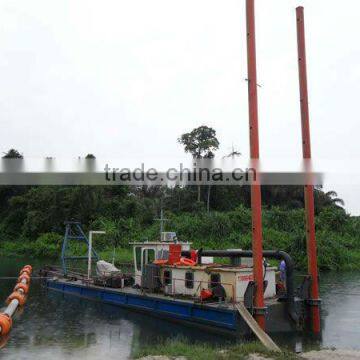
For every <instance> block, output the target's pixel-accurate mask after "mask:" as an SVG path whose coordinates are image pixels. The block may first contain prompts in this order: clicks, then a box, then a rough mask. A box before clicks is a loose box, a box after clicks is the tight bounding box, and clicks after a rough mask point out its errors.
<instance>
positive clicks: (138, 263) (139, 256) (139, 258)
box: [135, 246, 141, 271]
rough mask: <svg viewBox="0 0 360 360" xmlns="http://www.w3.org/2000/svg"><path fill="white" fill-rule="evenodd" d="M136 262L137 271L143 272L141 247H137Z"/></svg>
mask: <svg viewBox="0 0 360 360" xmlns="http://www.w3.org/2000/svg"><path fill="white" fill-rule="evenodd" d="M135 262H136V270H137V271H140V270H141V247H139V246H137V247H136V248H135Z"/></svg>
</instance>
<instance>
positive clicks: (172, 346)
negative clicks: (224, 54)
mask: <svg viewBox="0 0 360 360" xmlns="http://www.w3.org/2000/svg"><path fill="white" fill-rule="evenodd" d="M254 354H258V355H261V356H262V357H266V358H272V359H274V360H285V359H288V360H296V359H299V357H298V356H297V355H296V354H294V353H292V352H289V351H286V350H284V351H283V352H281V353H274V352H271V351H268V350H266V348H265V347H264V346H263V345H261V344H260V343H258V342H248V343H243V344H237V345H230V344H229V345H227V346H211V345H209V344H204V343H200V342H190V341H189V340H185V339H175V340H165V341H160V342H159V343H158V344H156V345H153V346H147V347H144V348H141V349H140V350H138V351H135V352H134V353H133V358H134V359H148V360H150V359H156V356H159V358H157V359H159V360H165V359H176V358H179V359H180V357H181V359H189V360H190V359H191V360H217V359H219V360H231V359H249V357H250V356H252V355H254ZM252 359H253V360H255V359H256V358H255V357H252Z"/></svg>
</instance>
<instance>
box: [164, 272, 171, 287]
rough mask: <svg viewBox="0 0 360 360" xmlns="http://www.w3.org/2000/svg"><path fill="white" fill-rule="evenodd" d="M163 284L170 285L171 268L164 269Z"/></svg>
mask: <svg viewBox="0 0 360 360" xmlns="http://www.w3.org/2000/svg"><path fill="white" fill-rule="evenodd" d="M164 285H171V270H165V271H164Z"/></svg>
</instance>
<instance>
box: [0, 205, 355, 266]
mask: <svg viewBox="0 0 360 360" xmlns="http://www.w3.org/2000/svg"><path fill="white" fill-rule="evenodd" d="M165 216H166V218H167V219H168V221H167V223H166V230H169V231H175V232H176V233H177V235H178V238H179V239H182V240H187V241H190V242H192V244H193V247H194V248H196V249H200V248H204V249H228V248H240V249H250V248H251V242H252V234H251V211H250V209H248V208H245V207H244V206H239V207H237V208H236V209H234V210H232V211H226V212H215V211H214V212H209V213H208V212H204V211H198V212H192V213H190V212H189V213H185V212H184V213H177V214H175V213H171V212H166V214H165ZM0 229H2V232H1V235H0V252H1V254H2V255H4V256H27V257H31V256H32V257H37V258H53V259H55V258H58V257H59V254H60V253H61V244H62V241H63V236H64V235H63V233H61V232H62V231H64V229H63V225H62V226H59V227H58V230H57V231H58V232H54V230H53V229H52V230H51V231H52V232H40V231H41V230H40V229H38V230H37V231H34V232H32V233H31V234H32V235H30V234H29V233H28V231H25V230H24V229H23V230H21V226H20V227H19V226H18V225H17V228H16V230H15V229H12V231H11V232H10V230H11V227H9V226H8V224H2V225H1V221H0ZM90 229H98V230H100V229H101V230H105V231H106V235H103V236H99V237H97V238H96V239H95V242H94V247H95V249H96V250H98V251H100V255H101V256H102V258H103V259H104V260H107V261H111V260H112V258H113V250H114V247H115V250H116V251H115V262H117V263H124V262H130V261H131V260H132V255H131V249H130V248H129V242H133V241H143V240H154V239H158V238H159V224H158V222H156V221H153V220H152V221H149V222H142V221H141V219H140V218H135V217H129V218H122V219H117V220H113V219H111V218H107V217H103V216H101V217H99V218H97V219H95V220H92V221H90V222H88V223H87V224H84V231H85V232H86V233H87V232H88V231H89V230H90ZM316 230H317V232H316V237H317V244H318V250H319V251H318V265H319V269H320V270H360V238H359V236H360V235H359V234H360V218H357V217H351V216H349V215H347V214H346V213H345V212H344V211H343V210H340V209H338V208H331V207H328V208H324V209H323V210H322V211H321V212H320V213H319V214H318V215H317V217H316ZM263 239H264V249H267V250H270V249H273V250H276V249H280V250H283V251H286V252H288V253H289V254H290V255H291V256H292V257H293V259H294V261H295V264H296V267H297V268H298V269H301V270H302V269H306V267H307V256H306V237H305V228H304V211H303V210H302V209H281V208H277V207H273V208H271V209H264V211H263ZM77 245H78V244H75V247H74V250H78V251H80V250H82V255H83V254H86V249H85V248H81V246H77Z"/></svg>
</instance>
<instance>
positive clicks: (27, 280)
mask: <svg viewBox="0 0 360 360" xmlns="http://www.w3.org/2000/svg"><path fill="white" fill-rule="evenodd" d="M23 281H25V284H30V275H28V274H22V275H20V276H19V278H18V283H21V282H23Z"/></svg>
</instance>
